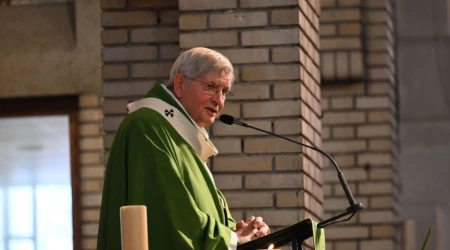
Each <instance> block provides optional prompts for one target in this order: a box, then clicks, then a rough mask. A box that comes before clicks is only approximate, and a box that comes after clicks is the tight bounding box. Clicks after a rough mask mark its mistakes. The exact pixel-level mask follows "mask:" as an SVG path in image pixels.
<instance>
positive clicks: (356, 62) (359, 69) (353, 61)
mask: <svg viewBox="0 0 450 250" xmlns="http://www.w3.org/2000/svg"><path fill="white" fill-rule="evenodd" d="M363 71H364V65H363V56H362V53H361V52H351V53H350V75H351V77H352V78H354V79H358V78H362V77H363V73H364V72H363Z"/></svg>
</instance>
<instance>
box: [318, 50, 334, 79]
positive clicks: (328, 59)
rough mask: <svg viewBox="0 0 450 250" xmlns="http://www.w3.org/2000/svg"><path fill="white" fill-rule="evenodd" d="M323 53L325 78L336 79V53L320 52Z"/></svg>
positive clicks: (322, 61) (322, 70)
mask: <svg viewBox="0 0 450 250" xmlns="http://www.w3.org/2000/svg"><path fill="white" fill-rule="evenodd" d="M320 54H321V58H322V59H321V63H322V66H321V73H322V77H323V78H324V79H331V80H334V79H335V74H336V69H335V63H334V57H335V55H334V53H324V52H322V53H320Z"/></svg>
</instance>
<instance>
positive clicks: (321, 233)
mask: <svg viewBox="0 0 450 250" xmlns="http://www.w3.org/2000/svg"><path fill="white" fill-rule="evenodd" d="M317 224H318V223H317V222H315V221H313V220H311V225H312V231H313V244H314V249H315V250H325V230H324V229H323V228H317Z"/></svg>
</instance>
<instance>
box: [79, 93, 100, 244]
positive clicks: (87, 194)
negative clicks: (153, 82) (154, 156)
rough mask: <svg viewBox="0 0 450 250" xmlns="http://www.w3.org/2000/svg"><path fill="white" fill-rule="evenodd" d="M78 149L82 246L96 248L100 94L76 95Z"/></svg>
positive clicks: (98, 192) (98, 211)
mask: <svg viewBox="0 0 450 250" xmlns="http://www.w3.org/2000/svg"><path fill="white" fill-rule="evenodd" d="M79 107H80V111H79V116H78V118H79V138H80V143H79V147H80V150H79V153H80V159H79V164H80V168H79V170H80V172H79V175H80V182H79V185H80V186H79V188H80V193H81V208H82V210H81V216H80V218H81V223H82V226H81V235H82V242H81V247H82V249H95V248H96V243H97V231H98V220H99V216H100V210H99V206H100V202H101V190H102V185H103V174H104V170H105V168H104V166H103V163H102V156H103V133H102V121H103V111H102V102H101V96H99V95H98V94H82V95H80V97H79Z"/></svg>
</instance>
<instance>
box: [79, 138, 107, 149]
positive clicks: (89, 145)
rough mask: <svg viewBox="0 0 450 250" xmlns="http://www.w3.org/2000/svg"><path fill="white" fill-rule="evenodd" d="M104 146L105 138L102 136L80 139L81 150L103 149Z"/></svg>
mask: <svg viewBox="0 0 450 250" xmlns="http://www.w3.org/2000/svg"><path fill="white" fill-rule="evenodd" d="M102 148H103V140H102V138H101V137H97V138H82V139H81V140H80V149H81V150H94V149H102Z"/></svg>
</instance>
